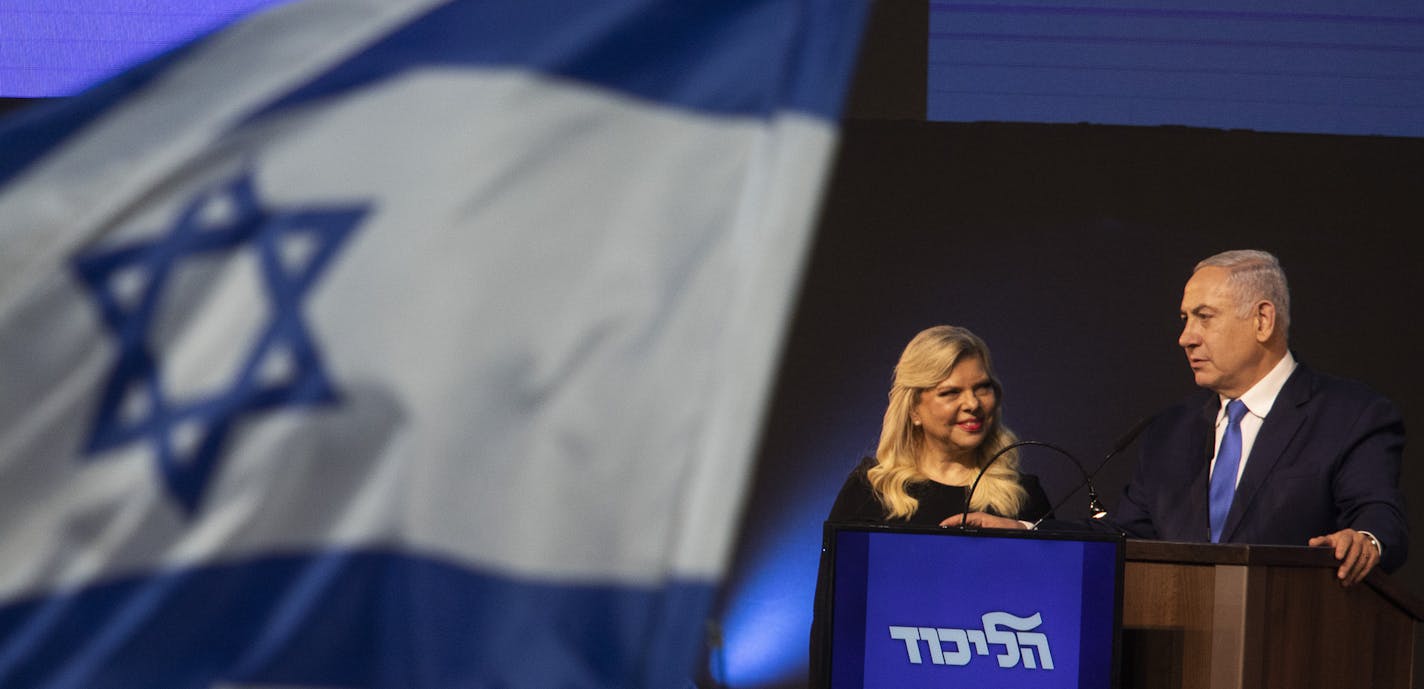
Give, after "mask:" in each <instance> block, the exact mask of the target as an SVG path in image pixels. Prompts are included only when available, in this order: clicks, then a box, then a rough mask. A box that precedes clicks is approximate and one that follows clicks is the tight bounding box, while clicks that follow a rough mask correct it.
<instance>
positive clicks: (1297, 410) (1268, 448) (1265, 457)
mask: <svg viewBox="0 0 1424 689" xmlns="http://www.w3.org/2000/svg"><path fill="white" fill-rule="evenodd" d="M1310 392H1311V376H1310V373H1309V371H1307V370H1306V368H1305V366H1303V365H1297V366H1296V369H1295V372H1294V373H1292V374H1291V377H1290V378H1289V379H1287V380H1286V384H1285V386H1284V387H1282V388H1281V392H1280V394H1279V395H1277V396H1276V401H1275V403H1274V404H1272V405H1271V411H1270V413H1269V414H1267V415H1266V419H1265V421H1264V422H1262V424H1261V430H1260V432H1259V433H1257V434H1256V442H1255V443H1254V444H1253V445H1252V446H1251V454H1249V455H1247V457H1246V470H1245V471H1244V472H1242V474H1241V482H1240V483H1238V484H1237V485H1236V497H1234V498H1233V499H1232V501H1231V511H1230V512H1228V513H1227V515H1226V526H1225V527H1223V528H1222V531H1221V540H1222V542H1223V543H1225V542H1228V541H1230V540H1231V538H1232V535H1233V534H1234V533H1235V532H1236V530H1237V528H1238V527H1240V525H1241V522H1242V520H1243V519H1244V517H1245V515H1246V514H1247V512H1248V511H1249V510H1250V509H1251V503H1252V501H1253V500H1255V498H1256V495H1257V494H1258V493H1259V492H1260V490H1261V487H1262V486H1263V485H1265V483H1266V479H1267V477H1269V476H1270V475H1271V472H1272V471H1273V470H1275V468H1276V465H1277V464H1278V463H1279V462H1280V460H1281V457H1283V456H1284V455H1285V451H1286V449H1287V448H1288V447H1290V443H1291V440H1292V439H1293V438H1295V435H1296V433H1297V432H1298V431H1300V428H1301V426H1302V425H1303V424H1304V423H1305V419H1306V412H1305V403H1306V402H1307V401H1308V400H1309V399H1310ZM1301 545H1305V544H1304V543H1302V544H1301Z"/></svg>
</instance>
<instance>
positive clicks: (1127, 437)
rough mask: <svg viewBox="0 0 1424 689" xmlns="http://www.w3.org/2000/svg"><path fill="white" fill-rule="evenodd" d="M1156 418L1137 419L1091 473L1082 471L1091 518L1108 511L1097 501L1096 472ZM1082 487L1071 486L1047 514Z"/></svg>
mask: <svg viewBox="0 0 1424 689" xmlns="http://www.w3.org/2000/svg"><path fill="white" fill-rule="evenodd" d="M1156 419H1157V415H1156V414H1152V415H1150V416H1147V417H1145V418H1143V419H1141V420H1139V421H1138V422H1137V425H1135V426H1133V427H1132V429H1131V430H1129V431H1128V432H1126V433H1124V434H1122V437H1121V438H1118V439H1117V442H1116V443H1113V446H1112V449H1111V450H1108V453H1107V454H1106V455H1104V456H1103V461H1101V462H1099V463H1098V468H1097V469H1094V470H1093V473H1092V474H1089V473H1088V472H1086V471H1085V472H1083V485H1085V486H1087V487H1088V509H1089V510H1091V511H1092V513H1093V519H1103V518H1104V517H1106V516H1108V511H1107V510H1106V509H1104V508H1103V506H1102V503H1101V502H1099V501H1098V492H1097V490H1095V489H1094V488H1093V479H1094V478H1096V477H1097V475H1098V472H1100V471H1102V470H1103V467H1105V466H1107V465H1108V460H1110V459H1112V458H1113V457H1114V456H1116V455H1117V453H1119V452H1122V451H1123V450H1126V449H1127V446H1129V445H1131V444H1132V441H1134V440H1137V436H1139V435H1142V432H1143V431H1145V430H1147V427H1148V426H1150V425H1152V422H1153V421H1155V420H1156ZM1079 468H1080V469H1081V468H1082V465H1081V464H1080V465H1079ZM1082 487H1083V486H1076V487H1074V488H1073V490H1070V491H1068V494H1067V496H1066V497H1064V498H1063V499H1062V500H1059V501H1058V503H1057V504H1055V505H1053V508H1052V509H1050V510H1048V512H1049V514H1053V513H1055V512H1057V511H1058V508H1059V507H1062V506H1063V503H1065V502H1067V501H1068V498H1069V497H1072V496H1073V494H1074V493H1076V492H1078V488H1082ZM1042 521H1043V520H1042V519H1039V520H1038V522H1034V526H1035V527H1037V526H1038V523H1039V522H1042Z"/></svg>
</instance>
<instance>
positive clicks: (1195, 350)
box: [1177, 266, 1269, 399]
mask: <svg viewBox="0 0 1424 689" xmlns="http://www.w3.org/2000/svg"><path fill="white" fill-rule="evenodd" d="M1226 276H1227V270H1226V269H1225V268H1217V267H1215V266H1208V267H1206V268H1202V269H1201V270H1198V271H1197V272H1196V273H1195V274H1193V275H1192V278H1191V279H1190V280H1188V281H1187V286H1186V289H1184V290H1182V314H1181V315H1182V335H1181V337H1179V338H1177V344H1178V345H1181V347H1182V349H1183V350H1185V351H1186V353H1187V363H1188V364H1190V365H1191V367H1192V373H1193V374H1194V375H1195V377H1196V383H1197V385H1200V386H1201V387H1204V388H1206V389H1208V390H1212V391H1214V392H1216V393H1218V394H1221V395H1225V396H1227V397H1229V398H1233V399H1234V398H1237V397H1240V396H1241V393H1244V392H1246V391H1247V390H1249V389H1251V386H1252V385H1255V384H1256V381H1257V380H1260V379H1261V377H1262V376H1264V375H1265V373H1266V372H1268V371H1269V369H1266V370H1264V371H1263V370H1261V369H1262V363H1263V361H1264V360H1265V354H1266V353H1265V350H1264V349H1263V348H1262V347H1261V342H1260V341H1258V339H1257V328H1256V325H1257V319H1256V317H1255V315H1254V309H1253V310H1252V311H1253V312H1252V313H1247V315H1246V317H1245V318H1242V317H1241V315H1240V314H1241V304H1239V303H1237V302H1236V301H1235V299H1234V298H1233V297H1232V295H1231V294H1230V293H1229V292H1228V291H1227V290H1226Z"/></svg>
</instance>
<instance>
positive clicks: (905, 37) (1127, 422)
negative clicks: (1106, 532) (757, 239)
mask: <svg viewBox="0 0 1424 689" xmlns="http://www.w3.org/2000/svg"><path fill="white" fill-rule="evenodd" d="M924 7H925V6H924V4H923V3H918V2H904V3H880V4H879V5H878V6H877V9H876V11H875V14H874V16H873V18H872V22H871V25H870V27H869V30H868V34H867V36H866V39H865V45H864V47H863V48H862V59H861V62H860V65H859V73H858V75H857V81H856V84H855V87H854V88H853V89H852V93H851V97H850V102H849V103H848V107H847V116H846V119H845V122H844V124H843V128H842V141H841V148H840V152H839V156H838V159H837V161H836V163H835V167H834V171H833V176H832V179H831V182H830V185H829V188H828V191H827V196H826V199H825V203H824V206H823V209H822V218H821V222H820V226H819V228H818V230H817V232H818V234H817V237H816V241H815V249H814V251H813V254H812V256H811V260H810V263H809V269H808V272H807V275H806V278H805V283H804V286H803V288H802V290H803V291H802V294H801V296H800V301H799V305H798V308H797V309H796V315H795V319H794V321H793V323H792V326H791V331H790V337H789V341H788V343H787V346H786V350H785V354H784V358H783V362H784V363H783V365H782V367H781V371H780V376H779V378H778V380H777V383H776V387H775V393H774V397H773V400H772V406H771V413H770V416H769V418H768V419H767V423H766V430H765V433H764V437H763V442H762V445H761V450H760V456H759V459H758V465H757V471H756V477H755V481H754V484H753V486H752V488H751V491H750V494H749V498H748V503H747V509H746V512H745V515H744V523H743V529H742V540H741V542H740V544H739V547H738V551H737V555H736V559H735V561H734V566H733V571H732V573H731V576H730V578H729V580H728V586H727V587H726V592H725V597H724V601H723V603H722V606H721V608H720V610H719V613H718V621H719V623H720V624H721V628H722V631H723V633H724V636H723V638H722V642H723V645H721V646H716V645H715V643H714V648H713V649H712V651H711V653H710V657H711V665H712V672H713V675H714V677H716V678H717V679H718V680H719V681H721V682H724V683H726V684H730V685H732V686H738V687H741V686H786V687H794V686H802V685H804V666H805V648H806V642H805V639H806V637H805V626H804V625H805V624H808V623H809V618H810V607H811V604H812V592H813V588H814V575H815V566H816V558H817V553H818V551H819V539H820V522H821V520H822V519H824V517H825V514H826V512H827V510H829V508H830V504H831V501H832V500H833V499H834V497H835V494H836V491H837V490H838V489H839V487H840V485H841V482H842V481H843V480H844V478H845V476H846V474H847V473H848V472H849V471H850V469H851V468H852V467H853V466H854V465H855V463H856V461H857V460H858V459H859V458H860V457H861V456H862V455H865V454H870V453H873V452H874V448H875V444H876V441H877V437H878V434H879V427H880V417H881V415H882V413H883V411H884V406H885V394H886V392H887V390H888V388H889V383H890V374H891V368H892V367H893V366H894V364H895V361H896V359H897V358H898V356H899V353H900V350H901V349H902V348H903V347H904V345H905V343H906V342H908V341H909V339H910V338H911V337H912V336H913V335H914V334H915V333H916V332H918V331H919V330H921V329H923V328H925V327H928V326H931V325H935V324H940V323H948V324H954V325H962V326H966V327H968V328H970V329H971V330H973V331H974V332H976V333H978V334H979V335H980V336H982V337H983V338H984V339H985V340H986V341H987V342H988V344H989V347H990V349H991V350H992V352H993V356H994V363H995V366H996V368H997V370H998V373H999V375H1000V377H1001V379H1002V380H1003V384H1004V389H1005V396H1004V404H1005V407H1004V408H1005V420H1006V422H1007V423H1008V424H1009V425H1010V426H1011V427H1012V428H1013V429H1014V430H1015V431H1016V432H1017V433H1018V434H1019V435H1020V436H1021V437H1023V438H1025V439H1035V440H1043V441H1048V442H1053V443H1055V444H1059V445H1061V446H1063V447H1064V448H1066V449H1068V450H1069V451H1071V452H1072V453H1073V454H1074V455H1076V456H1077V457H1078V458H1079V459H1080V460H1082V461H1083V463H1084V464H1086V465H1088V468H1089V469H1093V468H1095V467H1097V465H1098V464H1099V462H1100V461H1101V460H1102V459H1103V456H1104V454H1105V453H1106V452H1107V450H1108V449H1109V448H1110V447H1111V446H1112V445H1113V442H1114V441H1115V440H1116V439H1117V438H1118V437H1120V436H1121V435H1122V434H1123V433H1125V432H1126V431H1127V430H1128V429H1129V428H1131V427H1132V426H1133V425H1134V424H1135V423H1136V422H1137V421H1138V420H1139V419H1140V418H1142V417H1144V416H1146V415H1148V414H1151V413H1153V412H1155V411H1158V410H1160V409H1161V408H1163V407H1165V406H1167V405H1168V404H1170V403H1171V402H1173V401H1175V400H1177V399H1179V398H1180V397H1182V396H1184V395H1186V394H1188V393H1190V392H1191V391H1192V390H1193V389H1194V386H1193V383H1192V377H1191V372H1190V371H1189V369H1188V368H1187V366H1186V363H1185V356H1184V354H1183V353H1182V351H1181V350H1180V349H1179V348H1178V347H1177V345H1176V339H1177V335H1178V332H1179V327H1180V324H1179V320H1178V315H1177V311H1178V305H1179V303H1180V299H1181V289H1182V285H1183V283H1184V282H1185V281H1186V279H1187V278H1188V277H1189V275H1190V273H1191V270H1192V267H1193V266H1194V264H1195V263H1196V261H1198V260H1200V259H1202V258H1205V257H1207V256H1209V255H1211V254H1214V253H1217V252H1219V251H1223V250H1227V249H1239V248H1258V249H1265V250H1268V251H1271V252H1272V253H1274V254H1276V255H1277V256H1278V257H1279V258H1280V260H1281V263H1282V264H1283V266H1284V267H1285V270H1286V273H1287V276H1288V278H1289V280H1290V283H1291V289H1292V302H1293V304H1292V321H1293V323H1292V326H1291V348H1292V350H1293V351H1294V353H1295V354H1296V357H1297V358H1298V359H1299V360H1301V361H1303V362H1305V363H1307V364H1309V365H1311V366H1312V367H1315V368H1317V369H1318V370H1321V371H1325V372H1328V373H1332V374H1335V375H1339V376H1345V377H1351V378H1357V379H1360V380H1363V381H1366V382H1367V383H1369V384H1370V385H1372V386H1373V387H1375V388H1376V389H1378V390H1379V391H1380V392H1382V393H1384V394H1385V395H1386V396H1388V397H1390V398H1391V399H1392V400H1394V401H1395V403H1396V404H1397V405H1399V407H1400V408H1401V410H1402V411H1403V413H1404V416H1405V420H1406V426H1407V427H1409V428H1410V429H1415V428H1417V425H1418V423H1419V422H1418V419H1419V418H1420V414H1421V412H1424V390H1421V387H1422V385H1421V384H1424V376H1421V368H1420V365H1419V363H1418V352H1419V350H1420V343H1421V335H1424V332H1421V330H1424V329H1422V328H1421V325H1420V322H1419V318H1418V314H1417V312H1416V301H1417V299H1418V297H1419V296H1420V295H1421V294H1424V279H1421V276H1420V274H1421V272H1422V271H1421V267H1420V261H1419V258H1418V256H1419V254H1418V253H1417V252H1416V250H1415V248H1414V247H1415V245H1416V244H1417V242H1416V240H1415V235H1416V234H1417V233H1418V232H1419V230H1420V229H1421V228H1424V223H1422V222H1421V219H1424V140H1421V139H1406V138H1385V137H1353V136H1332V135H1301V134H1273V133H1258V132H1251V131H1224V130H1208V129H1192V128H1185V127H1112V126H1093V125H1048V124H1014V123H935V122H926V121H925V120H924V88H925V87H924V82H923V75H924V45H923V44H924V37H923V36H924V34H923V31H924V27H923V21H924V19H923V16H924V15H923V13H924V12H925V9H924ZM1417 445H1418V443H1417V441H1414V442H1412V443H1411V444H1410V445H1409V446H1407V448H1406V451H1405V457H1404V478H1403V482H1404V490H1405V493H1406V499H1407V501H1408V505H1409V506H1410V508H1411V509H1410V515H1409V516H1410V526H1411V531H1412V534H1413V538H1412V542H1411V546H1410V549H1411V551H1412V554H1411V558H1410V562H1409V564H1407V565H1406V566H1405V568H1404V569H1402V570H1400V571H1399V572H1397V573H1396V574H1395V575H1394V576H1395V577H1397V578H1398V579H1399V580H1400V581H1402V582H1403V583H1404V584H1405V586H1406V587H1408V588H1409V589H1410V590H1412V591H1413V592H1414V593H1415V594H1417V595H1420V596H1424V537H1421V534H1424V519H1421V514H1424V471H1421V470H1420V469H1418V468H1417V462H1418V461H1419V450H1418V448H1417ZM1135 462H1136V454H1135V448H1133V449H1132V450H1130V451H1128V452H1126V453H1124V454H1123V455H1121V456H1119V457H1117V458H1115V459H1114V460H1113V461H1112V462H1111V463H1110V464H1109V465H1108V466H1106V467H1105V468H1103V470H1102V472H1101V473H1100V474H1099V475H1098V478H1097V479H1096V481H1095V482H1096V484H1097V487H1098V489H1099V492H1100V493H1101V494H1102V495H1103V497H1104V500H1105V502H1107V503H1108V506H1109V508H1111V507H1114V506H1115V505H1116V503H1117V500H1118V496H1119V495H1120V492H1121V489H1122V486H1123V484H1124V483H1125V482H1126V480H1127V477H1128V475H1129V474H1130V472H1131V471H1132V469H1133V465H1134V464H1135ZM1023 463H1024V465H1025V468H1026V470H1027V471H1029V472H1032V473H1036V474H1038V475H1039V476H1041V477H1042V478H1043V479H1044V482H1045V486H1046V488H1047V490H1048V493H1049V495H1050V497H1051V498H1053V499H1054V500H1059V499H1065V500H1067V502H1066V503H1065V506H1064V507H1063V508H1062V509H1061V510H1060V515H1061V516H1069V517H1074V516H1084V515H1085V514H1086V497H1084V494H1083V493H1082V492H1081V491H1079V492H1077V493H1076V494H1073V493H1074V491H1075V489H1076V488H1077V487H1078V485H1079V483H1080V482H1081V478H1080V477H1079V475H1078V472H1077V469H1075V468H1073V467H1072V465H1071V464H1069V463H1068V462H1067V461H1065V460H1064V459H1063V458H1061V457H1059V456H1058V455H1056V454H1054V453H1052V452H1049V451H1044V450H1034V449H1032V448H1031V449H1029V450H1027V451H1026V452H1025V454H1024V459H1023ZM1282 518H1289V515H1282ZM1302 545H1303V544H1302ZM715 641H716V638H715V637H714V642H715ZM1415 655H1416V667H1424V659H1421V658H1420V653H1418V652H1416V654H1415ZM1420 685H1421V686H1424V684H1420Z"/></svg>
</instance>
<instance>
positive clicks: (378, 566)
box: [0, 551, 714, 689]
mask: <svg viewBox="0 0 1424 689" xmlns="http://www.w3.org/2000/svg"><path fill="white" fill-rule="evenodd" d="M713 595H714V589H713V587H712V586H711V585H710V584H705V583H672V584H669V585H667V586H666V587H663V588H661V589H655V588H638V587H624V586H611V585H609V586H598V585H568V584H558V585H554V584H539V583H530V582H527V581H518V580H512V579H504V578H500V577H496V576H489V575H482V574H478V573H474V572H471V571H470V570H468V569H466V568H463V567H458V566H453V565H450V564H448V563H445V562H442V561H439V560H436V559H432V558H422V557H418V556H411V555H400V554H393V553H389V552H373V551H356V552H352V551H333V552H327V553H319V554H303V555H287V556H270V557H265V558H261V559H256V560H252V561H249V562H243V563H237V564H224V565H210V566H204V567H196V568H191V569H181V570H175V571H169V572H164V573H158V574H154V575H152V576H148V577H141V578H133V579H128V580H123V581H116V582H111V583H108V584H104V585H100V586H94V587H90V588H88V589H85V590H82V591H79V592H75V593H70V594H67V595H58V596H55V597H52V598H44V599H33V600H28V601H22V602H18V603H13V604H11V605H8V606H5V607H3V608H0V638H4V639H8V640H9V641H8V646H9V650H10V651H11V652H10V653H6V654H4V655H3V656H0V686H4V687H7V688H10V689H34V688H39V687H45V688H46V689H62V688H67V687H75V688H79V687H84V688H86V689H104V688H106V687H113V688H114V689H132V688H133V687H138V686H141V687H145V689H164V688H170V687H171V688H173V689H177V688H179V687H199V686H202V687H206V686H209V685H210V684H212V683H214V682H238V683H250V684H275V685H283V684H292V685H303V684H310V685H317V686H342V687H371V688H373V689H384V688H386V687H389V688H391V689H397V688H403V687H417V686H419V687H438V686H455V685H456V684H458V683H459V682H462V681H464V680H465V679H468V678H470V677H480V678H481V679H482V681H485V682H487V683H488V685H489V686H580V687H610V688H613V687H628V686H666V687H677V686H682V685H684V684H685V683H686V681H687V669H688V668H689V667H691V665H692V664H693V661H694V658H689V657H686V654H687V652H688V651H689V650H695V649H696V648H697V644H696V639H697V637H698V635H699V634H700V629H698V627H697V625H695V624H688V622H689V621H693V620H701V619H705V618H706V614H707V612H708V610H709V609H710V606H711V603H712V598H713ZM96 624H99V625H101V626H100V628H97V629H96V628H95V625H96ZM174 630H183V631H182V633H181V634H175V633H174ZM570 649H580V650H581V651H582V652H581V653H579V654H578V655H573V654H571V653H570V652H569V651H570ZM20 650H22V651H23V653H17V652H16V651H20ZM511 658H518V659H522V661H523V662H518V663H511V662H510V659H511ZM630 671H631V672H636V673H639V674H640V675H643V676H631V675H629V674H628V673H629V672H630ZM511 673H516V674H511Z"/></svg>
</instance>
